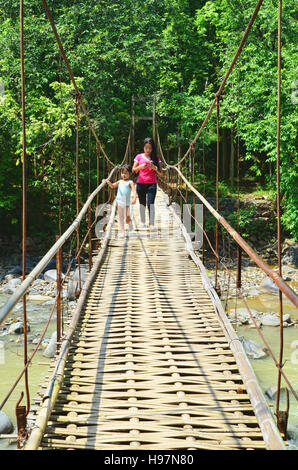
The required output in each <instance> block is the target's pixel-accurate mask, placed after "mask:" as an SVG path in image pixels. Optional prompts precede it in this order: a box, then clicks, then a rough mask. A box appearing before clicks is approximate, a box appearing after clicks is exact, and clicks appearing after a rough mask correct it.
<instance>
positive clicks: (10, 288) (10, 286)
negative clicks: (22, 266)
mask: <svg viewBox="0 0 298 470" xmlns="http://www.w3.org/2000/svg"><path fill="white" fill-rule="evenodd" d="M21 282H22V281H21V279H20V278H19V277H17V278H13V279H10V280H9V281H8V283H7V284H6V286H5V287H4V289H3V293H4V294H13V293H14V291H15V290H16V288H17V286H19V285H20V284H21Z"/></svg>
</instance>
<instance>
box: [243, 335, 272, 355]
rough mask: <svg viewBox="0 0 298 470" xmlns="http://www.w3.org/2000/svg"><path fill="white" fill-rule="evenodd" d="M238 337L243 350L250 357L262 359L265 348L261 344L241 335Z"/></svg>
mask: <svg viewBox="0 0 298 470" xmlns="http://www.w3.org/2000/svg"><path fill="white" fill-rule="evenodd" d="M239 339H240V341H241V343H242V346H243V348H244V351H245V352H246V354H247V356H248V357H250V358H251V359H263V358H264V357H266V356H267V353H266V352H265V348H264V347H263V346H262V345H261V344H259V343H257V342H256V341H253V340H251V339H247V338H244V336H241V337H240V338H239Z"/></svg>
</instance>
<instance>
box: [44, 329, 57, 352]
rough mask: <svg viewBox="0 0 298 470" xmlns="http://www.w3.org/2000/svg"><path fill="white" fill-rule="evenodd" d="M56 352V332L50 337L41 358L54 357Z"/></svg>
mask: <svg viewBox="0 0 298 470" xmlns="http://www.w3.org/2000/svg"><path fill="white" fill-rule="evenodd" d="M56 351H57V332H56V331H54V333H53V334H52V336H51V339H50V342H49V344H48V345H47V347H46V349H45V350H44V352H43V353H42V355H43V356H45V357H54V356H55V354H56Z"/></svg>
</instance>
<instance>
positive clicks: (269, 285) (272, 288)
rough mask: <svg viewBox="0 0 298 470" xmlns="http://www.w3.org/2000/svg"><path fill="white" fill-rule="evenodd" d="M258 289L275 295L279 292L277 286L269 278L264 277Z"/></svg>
mask: <svg viewBox="0 0 298 470" xmlns="http://www.w3.org/2000/svg"><path fill="white" fill-rule="evenodd" d="M260 287H261V288H262V289H263V290H265V291H266V292H269V293H270V294H277V293H278V291H279V289H278V287H277V285H276V284H275V283H274V282H273V281H272V279H271V278H270V277H265V279H263V281H262V282H261V284H260Z"/></svg>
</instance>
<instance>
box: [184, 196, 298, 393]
mask: <svg viewBox="0 0 298 470" xmlns="http://www.w3.org/2000/svg"><path fill="white" fill-rule="evenodd" d="M179 191H180V190H179ZM191 217H193V216H192V215H191ZM197 223H198V225H199V227H200V228H201V229H202V230H203V227H202V225H201V224H200V223H199V222H198V221H197ZM203 233H204V236H205V237H206V240H207V242H208V244H209V246H210V248H211V250H212V251H213V254H214V256H218V255H217V254H216V251H215V249H214V248H213V246H212V243H211V241H210V239H209V237H208V235H207V233H206V232H205V230H203ZM218 257H219V256H218ZM219 262H220V263H221V264H222V266H223V267H224V269H225V270H226V271H227V272H228V273H229V275H230V277H231V278H232V279H233V281H234V282H235V285H236V278H235V277H234V275H233V273H232V272H231V271H230V270H229V268H228V267H227V266H226V264H225V263H224V262H223V261H222V260H221V259H220V257H219ZM236 289H237V291H238V292H239V294H240V296H241V298H242V300H243V302H244V304H245V307H246V308H247V311H248V313H249V315H250V317H251V320H252V321H253V323H254V326H255V328H256V330H257V331H258V333H259V335H260V337H261V338H262V340H263V342H264V344H265V346H266V349H267V350H268V352H269V354H270V356H271V357H272V359H273V361H274V363H275V365H276V367H277V368H278V371H280V374H281V375H282V376H283V378H284V379H285V381H286V383H287V384H288V387H289V388H290V390H291V392H292V394H293V395H294V397H295V398H296V400H297V401H298V395H297V393H296V392H295V390H294V389H293V387H292V385H291V384H290V382H289V380H288V379H287V376H286V374H285V373H284V372H283V370H282V367H280V365H279V362H278V361H277V359H276V357H275V355H274V353H273V352H272V350H271V348H270V346H269V344H268V342H267V341H266V339H265V337H264V335H263V333H262V332H261V330H260V328H259V326H258V324H257V323H256V320H255V318H254V316H253V314H252V312H251V310H250V308H249V306H248V304H247V302H246V299H245V297H244V295H243V292H242V289H241V288H238V287H237V286H236Z"/></svg>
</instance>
